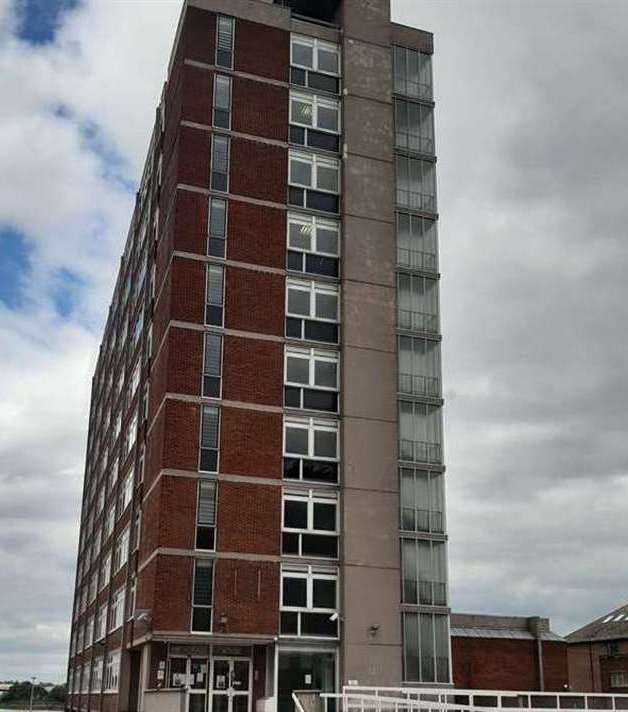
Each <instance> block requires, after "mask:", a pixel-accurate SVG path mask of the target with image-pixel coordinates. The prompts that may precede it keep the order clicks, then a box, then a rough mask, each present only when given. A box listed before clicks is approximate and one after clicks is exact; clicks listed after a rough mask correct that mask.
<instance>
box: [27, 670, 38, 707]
mask: <svg viewBox="0 0 628 712" xmlns="http://www.w3.org/2000/svg"><path fill="white" fill-rule="evenodd" d="M36 679H37V678H36V677H31V699H30V703H29V705H28V709H29V712H33V693H34V692H35V680H36Z"/></svg>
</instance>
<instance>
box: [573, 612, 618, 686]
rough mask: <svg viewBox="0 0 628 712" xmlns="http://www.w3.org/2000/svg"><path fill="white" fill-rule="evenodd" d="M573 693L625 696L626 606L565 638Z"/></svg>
mask: <svg viewBox="0 0 628 712" xmlns="http://www.w3.org/2000/svg"><path fill="white" fill-rule="evenodd" d="M567 642H568V644H569V649H568V658H569V684H570V687H571V689H572V690H573V691H574V692H612V693H628V603H626V604H624V605H623V606H620V607H619V608H617V609H615V610H614V611H610V612H608V613H606V614H605V615H603V616H601V617H600V618H597V619H596V620H594V621H593V622H591V623H587V625H585V626H583V627H582V628H578V630H575V631H574V632H573V633H570V634H569V635H568V636H567Z"/></svg>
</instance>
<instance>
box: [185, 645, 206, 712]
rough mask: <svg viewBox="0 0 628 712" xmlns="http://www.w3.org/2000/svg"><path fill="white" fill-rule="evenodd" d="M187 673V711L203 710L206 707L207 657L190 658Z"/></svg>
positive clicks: (202, 711) (203, 711)
mask: <svg viewBox="0 0 628 712" xmlns="http://www.w3.org/2000/svg"><path fill="white" fill-rule="evenodd" d="M189 664H190V672H189V675H188V684H189V692H188V712H205V710H206V709H207V707H206V705H207V659H206V658H190V660H189Z"/></svg>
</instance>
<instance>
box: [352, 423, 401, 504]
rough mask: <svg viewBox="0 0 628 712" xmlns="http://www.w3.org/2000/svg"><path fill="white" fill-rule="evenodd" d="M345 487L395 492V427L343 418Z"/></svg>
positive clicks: (396, 486)
mask: <svg viewBox="0 0 628 712" xmlns="http://www.w3.org/2000/svg"><path fill="white" fill-rule="evenodd" d="M343 438H344V440H343V444H344V452H343V464H344V468H343V471H344V486H345V487H349V488H350V487H360V488H363V489H373V490H379V491H383V492H398V490H399V482H398V477H397V425H396V423H385V422H380V421H376V420H363V419H361V418H344V419H343Z"/></svg>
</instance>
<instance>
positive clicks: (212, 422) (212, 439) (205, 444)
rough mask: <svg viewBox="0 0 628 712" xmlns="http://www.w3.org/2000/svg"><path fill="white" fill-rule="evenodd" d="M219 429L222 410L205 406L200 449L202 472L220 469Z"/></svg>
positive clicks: (202, 414)
mask: <svg viewBox="0 0 628 712" xmlns="http://www.w3.org/2000/svg"><path fill="white" fill-rule="evenodd" d="M219 428H220V410H219V409H218V408H216V407H214V406H207V405H206V406H203V408H202V411H201V447H200V469H201V471H202V472H216V471H217V469H218V432H219Z"/></svg>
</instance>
